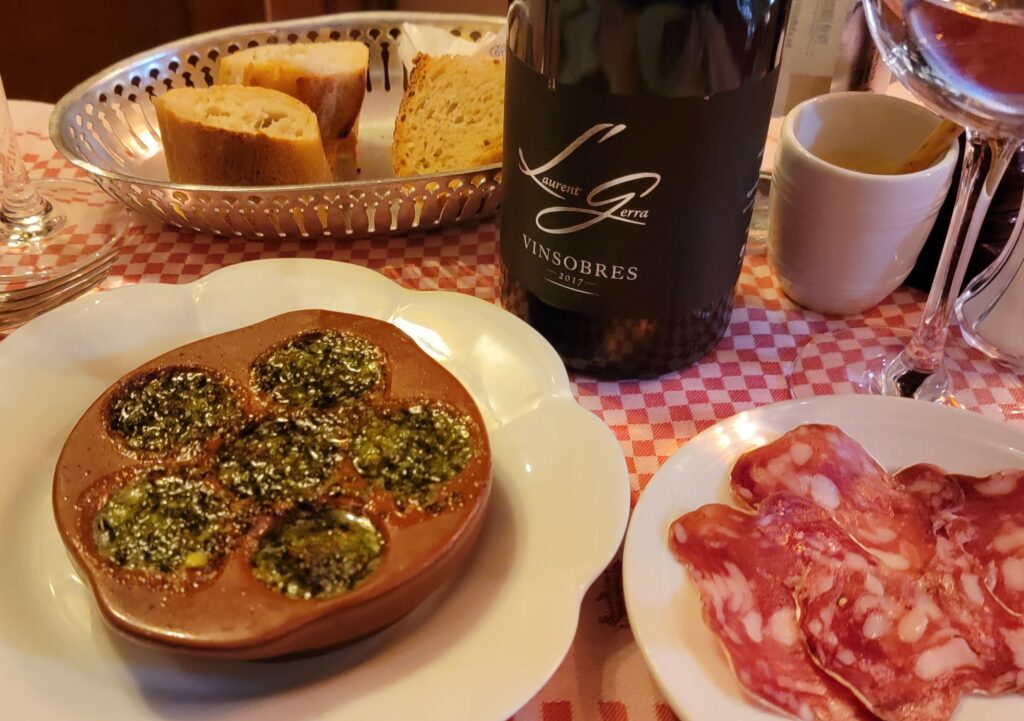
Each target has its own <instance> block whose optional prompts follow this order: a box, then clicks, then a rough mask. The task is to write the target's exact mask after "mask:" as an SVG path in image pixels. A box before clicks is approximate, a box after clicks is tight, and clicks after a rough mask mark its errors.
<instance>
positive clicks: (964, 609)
mask: <svg viewBox="0 0 1024 721" xmlns="http://www.w3.org/2000/svg"><path fill="white" fill-rule="evenodd" d="M896 480H897V482H898V483H900V485H901V486H903V487H904V488H906V489H907V491H908V492H910V493H912V494H914V495H915V496H917V498H918V499H919V500H921V502H922V503H924V504H925V505H927V506H928V507H929V508H930V509H931V511H932V518H933V526H934V528H935V531H936V546H935V555H934V557H933V558H932V561H931V563H930V564H929V567H928V570H927V572H926V573H925V574H924V575H923V577H922V582H923V583H925V584H927V586H928V588H929V591H930V593H931V594H932V595H933V596H934V597H935V598H936V599H937V601H938V603H939V605H940V606H942V608H943V609H945V610H946V611H947V612H948V613H949V614H950V617H951V619H952V620H953V623H954V624H955V625H956V626H957V627H958V628H959V629H960V631H961V633H963V634H964V635H965V637H966V638H967V639H968V641H969V642H970V644H971V647H972V648H973V649H974V651H975V652H976V653H977V654H978V656H979V657H980V658H981V660H982V669H981V670H979V673H978V674H976V677H975V679H974V681H973V684H974V689H975V690H976V691H980V692H982V693H986V694H1000V693H1007V692H1011V691H1020V690H1024V619H1022V618H1020V617H1017V616H1015V615H1014V614H1013V613H1011V612H1009V611H1008V610H1007V609H1006V607H1005V606H1004V605H1003V604H1002V603H1000V602H999V600H998V599H997V598H996V597H995V596H994V595H993V594H992V592H991V590H990V588H989V586H990V585H992V584H991V580H990V579H986V569H985V568H984V567H983V566H982V564H981V563H980V562H979V561H978V560H977V559H975V558H974V557H973V556H972V555H971V554H969V553H968V552H967V551H966V550H965V548H964V547H963V543H964V542H967V541H970V540H971V539H972V538H974V537H975V536H976V535H977V534H976V533H975V532H974V531H972V530H971V527H970V524H968V523H967V522H966V521H965V520H964V519H963V517H962V516H961V512H962V511H963V506H964V502H965V499H966V494H965V493H964V490H963V488H962V487H961V485H960V483H958V482H957V480H956V478H955V477H953V476H951V475H949V474H947V473H946V472H945V471H944V470H942V469H941V468H939V467H938V466H933V465H930V464H918V465H915V466H910V467H908V468H905V469H903V470H902V471H900V472H899V473H897V474H896ZM978 480H980V479H972V481H974V482H976V481H978ZM965 485H968V486H973V485H974V483H973V482H972V483H965Z"/></svg>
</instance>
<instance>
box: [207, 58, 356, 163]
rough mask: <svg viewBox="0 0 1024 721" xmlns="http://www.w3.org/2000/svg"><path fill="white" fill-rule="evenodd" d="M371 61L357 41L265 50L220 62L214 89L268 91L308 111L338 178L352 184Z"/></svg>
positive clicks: (224, 59)
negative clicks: (237, 87)
mask: <svg viewBox="0 0 1024 721" xmlns="http://www.w3.org/2000/svg"><path fill="white" fill-rule="evenodd" d="M369 59H370V55H369V50H368V49H367V47H366V46H365V45H364V44H363V43H361V42H356V41H335V42H325V43H296V44H294V45H263V46H260V47H256V48H249V49H246V50H240V51H238V52H236V53H233V54H231V55H227V56H224V57H222V58H221V60H220V63H219V71H218V83H221V84H224V83H233V84H238V85H252V86H258V87H261V88H270V89H272V90H278V91H280V92H282V93H285V94H287V95H290V96H291V97H293V98H295V99H297V100H300V101H302V102H303V103H305V104H306V105H308V106H309V107H310V109H312V111H313V112H314V113H315V114H316V118H317V123H318V124H319V127H320V137H321V139H322V140H323V144H324V151H325V153H326V155H327V158H328V161H329V163H330V164H331V165H332V166H334V169H335V175H336V177H337V178H338V179H350V178H351V177H354V176H355V171H356V166H357V158H356V137H355V134H356V133H357V127H358V125H357V123H358V119H359V113H360V111H361V110H362V107H363V99H364V97H365V95H366V73H367V68H368V66H369Z"/></svg>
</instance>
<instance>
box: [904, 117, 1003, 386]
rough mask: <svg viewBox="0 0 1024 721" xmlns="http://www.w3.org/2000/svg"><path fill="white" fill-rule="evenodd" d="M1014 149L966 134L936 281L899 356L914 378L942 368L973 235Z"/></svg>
mask: <svg viewBox="0 0 1024 721" xmlns="http://www.w3.org/2000/svg"><path fill="white" fill-rule="evenodd" d="M1018 144H1019V141H1010V140H1008V139H1006V138H997V139H993V140H986V139H985V138H983V137H982V136H981V135H979V134H978V133H977V132H976V131H973V130H968V131H967V143H966V147H965V148H964V161H963V167H962V169H961V172H960V187H959V188H958V189H957V198H956V205H954V207H953V214H952V217H951V218H950V221H949V231H948V232H947V234H946V241H945V243H944V245H943V246H942V255H941V256H940V258H939V265H938V267H937V268H936V270H935V280H934V281H932V287H931V291H930V292H929V294H928V301H927V303H926V304H925V307H924V315H923V317H922V318H921V322H920V324H919V325H918V326H917V330H916V331H915V332H914V337H913V338H911V340H910V342H909V343H908V344H907V347H906V349H905V350H904V351H903V354H902V356H903V361H904V364H903V365H904V366H905V367H908V368H909V369H911V370H912V371H914V372H916V373H917V374H920V375H929V374H931V373H934V372H935V371H937V370H939V369H940V368H941V366H942V359H943V355H944V351H945V347H946V336H947V335H948V333H949V321H950V316H951V314H952V311H953V305H954V303H956V298H957V294H958V293H959V292H960V287H961V286H962V285H963V282H964V275H966V273H967V265H968V263H969V262H970V259H971V253H972V252H973V251H974V244H975V241H977V239H978V231H979V230H980V229H981V224H982V222H984V220H985V213H986V212H987V211H988V206H989V203H990V202H991V201H992V195H993V194H994V193H995V190H996V187H997V186H998V185H999V181H1000V180H1001V179H1002V177H1003V172H1004V171H1005V170H1006V166H1007V165H1008V164H1009V162H1010V158H1011V157H1012V156H1013V153H1014V152H1015V151H1016V149H1017V146H1018Z"/></svg>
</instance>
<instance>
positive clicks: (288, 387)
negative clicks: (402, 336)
mask: <svg viewBox="0 0 1024 721" xmlns="http://www.w3.org/2000/svg"><path fill="white" fill-rule="evenodd" d="M383 375H384V353H383V352H382V351H381V350H380V348H378V347H377V346H375V345H373V344H372V343H370V342H369V341H367V340H365V339H363V338H360V337H359V336H355V335H352V334H350V333H340V332H336V331H330V332H323V333H321V332H316V333H307V334H305V335H302V336H300V337H298V338H296V339H295V340H292V341H290V342H289V343H287V344H286V345H284V346H282V347H280V348H277V349H276V350H273V351H271V352H270V353H268V354H267V355H265V356H264V357H263V358H261V359H260V360H258V361H257V362H256V363H255V364H254V365H253V369H252V377H253V383H254V384H255V385H256V388H257V389H258V390H259V391H260V392H261V393H263V394H265V395H267V396H269V397H270V399H271V400H273V401H274V402H275V403H279V404H281V405H284V406H288V407H292V408H309V409H316V410H327V409H329V408H334V407H335V406H337V405H338V404H340V403H342V402H343V401H346V400H351V399H355V398H359V397H360V396H363V395H365V394H366V393H368V392H369V391H371V390H373V389H374V388H376V387H377V386H378V385H379V384H380V382H381V378H382V377H383Z"/></svg>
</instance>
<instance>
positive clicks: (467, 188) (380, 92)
mask: <svg viewBox="0 0 1024 721" xmlns="http://www.w3.org/2000/svg"><path fill="white" fill-rule="evenodd" d="M403 22H409V23H416V24H424V25H433V26H436V27H440V28H444V29H446V30H448V31H450V32H451V33H452V34H453V35H457V36H462V37H466V38H470V39H474V40H475V39H477V38H479V37H480V36H481V35H482V34H483V33H486V32H498V31H500V29H501V28H502V26H503V24H504V19H503V18H500V17H488V16H478V15H450V14H437V13H392V12H378V13H346V14H339V15H330V16H324V17H317V18H307V19H300V20H294V21H287V22H274V23H263V24H256V25H245V26H240V27H234V28H227V29H224V30H217V31H214V32H210V33H204V34H202V35H195V36H192V37H189V38H185V39H183V40H179V41H176V42H174V43H169V44H167V45H162V46H160V47H158V48H155V49H153V50H150V51H147V52H145V53H142V54H140V55H136V56H134V57H131V58H128V59H127V60H126V61H124V62H122V63H119V64H118V65H116V66H114V67H111V68H108V69H107V70H104V71H103V72H101V73H99V74H97V75H95V76H93V77H92V78H90V79H89V80H86V81H85V82H84V83H82V84H80V85H78V86H77V87H76V88H74V89H73V90H72V91H71V92H69V93H68V94H67V95H65V96H64V97H63V98H61V100H60V102H59V103H58V104H57V107H56V109H55V110H54V113H53V115H52V116H51V118H50V137H51V139H52V140H53V143H54V145H55V146H56V147H57V149H58V150H59V151H60V152H61V153H62V154H63V155H64V156H65V157H67V158H68V160H70V161H71V162H72V163H74V164H75V165H77V166H78V167H80V168H82V169H83V170H85V171H86V172H87V173H89V174H90V175H91V176H92V177H93V178H94V179H95V180H96V182H97V183H99V185H100V186H101V187H102V188H103V189H104V190H106V191H107V192H108V193H110V194H111V195H112V196H114V197H115V198H118V199H119V200H121V201H122V202H124V203H125V204H126V205H128V206H129V207H131V208H134V209H136V210H138V211H141V212H143V213H145V214H147V215H150V216H153V217H154V218H158V219H159V220H162V221H164V222H166V223H170V224H171V225H175V226H178V227H179V228H183V229H186V230H191V231H196V232H203V233H213V234H216V235H234V236H245V237H255V238H307V237H318V236H336V237H342V238H344V237H350V238H356V237H366V236H375V235H394V234H400V233H407V232H409V231H413V230H429V229H432V228H439V227H445V226H450V225H455V224H458V223H464V222H467V221H471V220H474V219H477V218H483V217H486V216H489V215H492V214H493V213H494V212H495V211H496V210H497V208H498V206H499V204H500V203H501V166H500V165H490V166H486V167H481V168H471V169H465V170H461V171H458V172H451V173H441V174H436V175H425V176H416V177H409V178H395V177H393V176H392V172H391V135H392V132H393V129H394V121H395V115H396V113H397V111H398V105H399V103H400V101H401V99H402V94H403V91H404V89H405V84H406V82H407V81H408V78H407V74H406V72H405V69H404V68H403V67H402V63H401V61H400V60H399V57H398V51H397V43H396V41H397V40H398V38H399V37H400V36H401V34H402V29H401V26H402V23H403ZM328 40H359V41H361V42H363V43H365V44H366V45H367V47H369V49H370V66H369V73H368V75H367V88H366V90H367V93H366V100H365V101H364V103H363V110H362V115H361V116H360V121H359V125H360V130H359V133H360V136H359V154H360V166H361V167H362V174H361V178H360V179H359V180H356V181H350V182H338V183H326V184H320V185H279V186H267V187H224V186H206V185H182V184H176V183H171V182H169V181H168V180H167V171H166V166H165V164H164V159H163V150H162V147H161V145H160V133H159V129H158V126H157V121H156V112H155V110H154V109H153V104H152V99H153V98H154V97H156V96H157V95H159V94H160V93H163V92H165V91H167V90H169V89H171V88H176V87H183V86H191V85H194V86H198V87H204V86H207V85H212V84H214V83H215V82H216V80H217V78H216V75H217V59H218V58H219V57H221V56H223V55H226V54H230V53H233V52H236V51H238V50H239V49H242V48H249V47H256V46H258V45H263V44H273V43H295V42H324V41H328Z"/></svg>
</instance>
